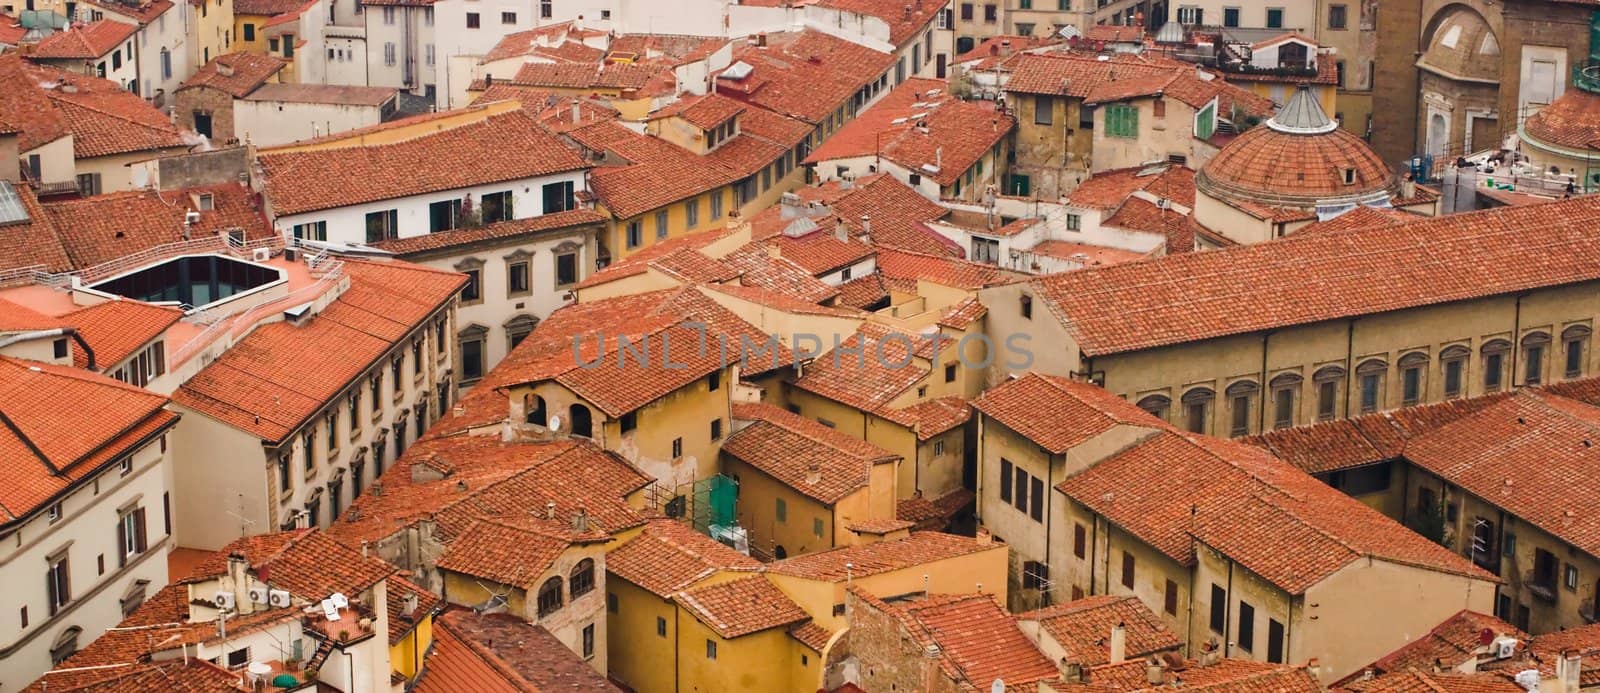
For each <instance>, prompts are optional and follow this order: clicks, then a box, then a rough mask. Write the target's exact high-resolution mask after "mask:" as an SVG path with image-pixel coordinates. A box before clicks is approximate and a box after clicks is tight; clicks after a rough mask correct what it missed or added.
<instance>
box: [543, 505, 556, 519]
mask: <svg viewBox="0 0 1600 693" xmlns="http://www.w3.org/2000/svg"><path fill="white" fill-rule="evenodd" d="M544 519H546V520H554V519H556V503H555V501H550V502H548V503H545V504H544Z"/></svg>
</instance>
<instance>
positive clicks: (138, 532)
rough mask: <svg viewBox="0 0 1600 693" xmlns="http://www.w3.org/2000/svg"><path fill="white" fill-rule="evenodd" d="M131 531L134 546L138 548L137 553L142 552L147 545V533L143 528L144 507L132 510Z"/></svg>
mask: <svg viewBox="0 0 1600 693" xmlns="http://www.w3.org/2000/svg"><path fill="white" fill-rule="evenodd" d="M133 532H134V535H133V541H134V546H135V547H137V548H138V550H139V553H144V550H145V549H146V548H148V547H149V543H148V541H149V540H148V538H147V537H148V536H149V534H148V533H147V532H146V531H145V528H144V508H142V507H141V508H139V509H138V510H135V511H133Z"/></svg>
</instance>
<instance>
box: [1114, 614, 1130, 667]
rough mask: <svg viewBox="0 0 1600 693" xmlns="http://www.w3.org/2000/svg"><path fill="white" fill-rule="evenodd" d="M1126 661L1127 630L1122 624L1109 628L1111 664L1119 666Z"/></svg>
mask: <svg viewBox="0 0 1600 693" xmlns="http://www.w3.org/2000/svg"><path fill="white" fill-rule="evenodd" d="M1127 659H1128V628H1127V626H1124V625H1123V624H1122V623H1120V622H1119V623H1117V625H1114V626H1112V627H1111V663H1112V664H1121V663H1122V662H1123V661H1125V660H1127Z"/></svg>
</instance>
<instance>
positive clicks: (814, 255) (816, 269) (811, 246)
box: [763, 225, 874, 277]
mask: <svg viewBox="0 0 1600 693" xmlns="http://www.w3.org/2000/svg"><path fill="white" fill-rule="evenodd" d="M845 237H846V239H847V240H841V239H839V238H838V236H837V235H836V234H835V232H834V229H833V228H831V225H830V226H829V227H823V228H817V229H813V230H811V231H809V232H806V233H804V234H800V235H790V234H787V233H785V234H779V235H777V236H773V237H772V238H769V239H767V240H766V241H765V242H764V243H763V244H764V245H772V246H776V247H777V248H778V253H779V254H780V255H781V256H782V257H783V259H785V260H788V261H790V262H793V263H794V264H796V265H799V266H800V268H801V269H803V270H805V271H806V272H809V273H810V274H811V275H812V276H814V277H821V276H823V275H825V274H828V273H830V272H834V271H837V270H840V269H843V268H845V267H849V266H850V265H853V264H856V263H858V262H861V261H862V260H865V259H867V258H870V257H872V256H873V255H874V252H873V248H872V246H870V245H867V244H866V243H861V242H858V241H856V240H855V239H853V238H849V231H846V232H845Z"/></svg>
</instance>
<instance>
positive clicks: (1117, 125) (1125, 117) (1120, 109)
mask: <svg viewBox="0 0 1600 693" xmlns="http://www.w3.org/2000/svg"><path fill="white" fill-rule="evenodd" d="M1102 110H1104V111H1105V115H1104V118H1105V133H1106V136H1107V137H1138V136H1139V108H1138V107H1137V106H1132V105H1129V104H1125V103H1114V104H1109V105H1107V106H1106V107H1105V108H1104V109H1102Z"/></svg>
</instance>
